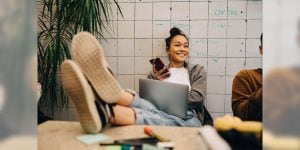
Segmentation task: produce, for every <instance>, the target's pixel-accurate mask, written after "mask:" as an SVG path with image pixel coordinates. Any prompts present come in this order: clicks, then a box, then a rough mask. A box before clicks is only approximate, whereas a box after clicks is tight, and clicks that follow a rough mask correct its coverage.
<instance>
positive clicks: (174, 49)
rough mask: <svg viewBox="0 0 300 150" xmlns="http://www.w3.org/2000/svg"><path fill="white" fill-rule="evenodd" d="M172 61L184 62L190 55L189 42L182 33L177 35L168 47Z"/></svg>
mask: <svg viewBox="0 0 300 150" xmlns="http://www.w3.org/2000/svg"><path fill="white" fill-rule="evenodd" d="M167 53H168V55H169V58H170V61H173V62H175V63H183V62H184V61H185V60H186V59H187V58H188V56H189V42H188V41H187V39H186V38H185V37H184V36H182V35H176V36H175V37H174V38H173V39H172V40H171V43H170V48H168V49H167Z"/></svg>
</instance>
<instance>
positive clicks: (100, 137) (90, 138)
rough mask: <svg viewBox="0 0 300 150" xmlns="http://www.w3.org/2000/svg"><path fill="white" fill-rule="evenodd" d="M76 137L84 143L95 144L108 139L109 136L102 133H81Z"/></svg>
mask: <svg viewBox="0 0 300 150" xmlns="http://www.w3.org/2000/svg"><path fill="white" fill-rule="evenodd" d="M76 138H77V139H78V140H79V141H81V142H83V143H85V144H95V143H99V142H102V141H105V140H107V139H109V137H108V136H106V135H104V134H83V135H79V136H77V137H76Z"/></svg>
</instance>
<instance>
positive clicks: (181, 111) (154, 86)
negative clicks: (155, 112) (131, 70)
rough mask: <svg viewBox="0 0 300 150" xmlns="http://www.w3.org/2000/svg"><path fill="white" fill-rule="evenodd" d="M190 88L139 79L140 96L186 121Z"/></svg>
mask: <svg viewBox="0 0 300 150" xmlns="http://www.w3.org/2000/svg"><path fill="white" fill-rule="evenodd" d="M188 93H189V86H188V85H183V84H176V83H169V82H163V81H159V80H152V79H139V95H140V97H141V98H142V99H145V100H147V101H149V102H151V103H152V104H153V105H154V106H156V107H157V108H158V109H159V110H161V111H164V112H165V113H167V114H170V115H174V116H177V117H179V118H182V119H186V117H187V116H186V115H187V109H188Z"/></svg>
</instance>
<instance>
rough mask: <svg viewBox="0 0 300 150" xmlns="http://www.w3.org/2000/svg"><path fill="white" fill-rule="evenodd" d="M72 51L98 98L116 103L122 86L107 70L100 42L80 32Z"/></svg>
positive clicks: (75, 38) (73, 42) (73, 41)
mask: <svg viewBox="0 0 300 150" xmlns="http://www.w3.org/2000/svg"><path fill="white" fill-rule="evenodd" d="M71 49H72V54H73V59H74V61H75V62H77V64H78V65H79V66H80V68H81V70H82V72H83V73H84V74H85V76H86V77H87V79H88V80H89V82H90V83H91V85H92V86H93V88H94V90H95V92H96V93H97V94H98V96H99V97H101V99H102V100H103V101H104V102H106V103H109V104H111V103H115V102H116V101H117V100H118V99H119V98H120V96H121V86H120V84H119V83H118V81H117V80H116V79H115V78H114V76H113V75H112V74H111V73H110V72H109V71H108V69H107V62H106V61H105V58H104V52H103V49H102V47H101V45H100V43H99V41H98V40H97V39H96V38H95V37H94V36H93V35H92V34H90V33H88V32H80V33H78V34H76V35H75V36H74V37H73V40H72V44H71Z"/></svg>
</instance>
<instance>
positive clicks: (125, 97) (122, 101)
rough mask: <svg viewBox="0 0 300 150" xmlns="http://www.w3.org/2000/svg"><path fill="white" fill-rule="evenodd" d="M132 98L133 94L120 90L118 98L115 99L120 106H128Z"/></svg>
mask: <svg viewBox="0 0 300 150" xmlns="http://www.w3.org/2000/svg"><path fill="white" fill-rule="evenodd" d="M133 99H134V96H133V95H132V94H131V93H129V92H126V91H124V90H122V92H121V96H120V98H119V99H118V100H117V104H119V105H122V106H130V105H131V103H132V101H133Z"/></svg>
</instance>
